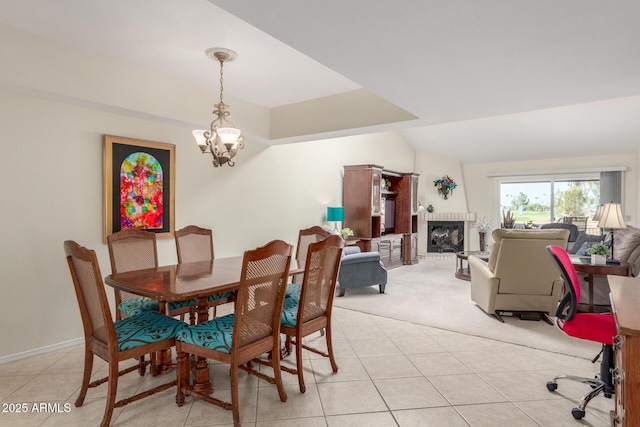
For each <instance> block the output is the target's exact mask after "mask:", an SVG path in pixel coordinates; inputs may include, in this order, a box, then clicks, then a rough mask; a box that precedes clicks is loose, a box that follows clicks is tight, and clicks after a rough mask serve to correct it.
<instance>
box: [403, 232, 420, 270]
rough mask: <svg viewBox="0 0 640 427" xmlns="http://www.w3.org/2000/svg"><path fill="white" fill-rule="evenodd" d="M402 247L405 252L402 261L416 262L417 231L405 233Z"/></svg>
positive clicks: (406, 262)
mask: <svg viewBox="0 0 640 427" xmlns="http://www.w3.org/2000/svg"><path fill="white" fill-rule="evenodd" d="M403 247H404V253H405V257H404V263H405V264H416V263H418V233H411V234H405V235H404V243H403Z"/></svg>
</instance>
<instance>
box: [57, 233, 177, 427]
mask: <svg viewBox="0 0 640 427" xmlns="http://www.w3.org/2000/svg"><path fill="white" fill-rule="evenodd" d="M64 251H65V254H66V258H67V263H68V265H69V270H70V272H71V278H72V280H73V286H74V289H75V293H76V297H77V299H78V305H79V307H80V315H81V317H82V325H83V328H84V342H85V357H84V373H83V376H82V386H81V388H80V394H79V395H78V398H77V399H76V401H75V406H76V407H80V406H82V404H83V403H84V399H85V396H86V394H87V390H88V389H89V388H90V387H96V386H98V385H100V384H103V383H104V382H107V384H108V391H107V402H106V406H105V410H104V416H103V418H102V423H101V424H100V425H101V426H102V427H106V426H108V425H109V422H110V421H111V415H112V413H113V408H119V407H121V406H124V405H127V404H129V403H131V402H135V401H136V400H139V399H142V398H144V397H147V396H150V395H152V394H155V393H158V392H160V391H162V390H166V389H168V388H170V387H172V386H174V385H176V384H177V381H176V380H175V379H174V380H173V381H169V382H167V383H164V384H161V385H158V386H155V387H153V388H152V389H150V390H147V391H144V392H141V393H138V394H136V395H135V396H133V397H130V398H126V399H122V400H119V401H118V402H116V401H115V398H116V392H117V388H118V377H119V376H120V375H124V374H126V373H128V372H132V371H134V370H136V369H137V365H136V366H132V367H130V368H127V369H124V370H122V371H119V370H118V369H119V366H118V365H119V362H121V361H123V360H127V359H133V358H141V357H144V355H145V354H147V353H149V354H152V355H153V354H155V353H156V352H158V351H161V350H167V349H171V347H173V346H174V345H175V335H176V333H177V332H178V331H179V330H180V329H181V328H182V327H183V326H185V323H183V322H181V321H179V320H177V319H174V318H172V317H169V316H166V315H164V314H162V313H160V312H158V311H144V312H142V313H141V314H137V315H133V316H131V317H127V318H126V319H121V320H118V321H116V322H114V321H113V318H112V317H111V310H110V308H109V302H108V301H107V294H106V291H105V288H104V283H103V282H102V274H101V273H100V266H99V264H98V259H97V257H96V253H95V251H93V250H90V249H87V248H85V247H83V246H80V245H79V244H78V243H76V242H74V241H71V240H68V241H65V242H64ZM94 355H96V356H98V357H99V358H101V359H103V360H105V361H106V362H107V363H108V376H107V377H106V378H102V379H99V380H96V381H93V382H92V383H89V381H90V378H91V371H92V368H93V356H94Z"/></svg>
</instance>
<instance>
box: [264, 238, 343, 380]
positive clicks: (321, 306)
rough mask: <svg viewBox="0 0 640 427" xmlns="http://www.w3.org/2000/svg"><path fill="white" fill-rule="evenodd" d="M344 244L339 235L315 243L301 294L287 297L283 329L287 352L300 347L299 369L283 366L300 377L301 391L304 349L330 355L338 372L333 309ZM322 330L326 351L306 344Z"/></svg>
mask: <svg viewBox="0 0 640 427" xmlns="http://www.w3.org/2000/svg"><path fill="white" fill-rule="evenodd" d="M343 247H344V240H342V238H341V237H340V236H337V235H332V236H329V237H327V238H326V239H324V240H321V241H319V242H316V243H311V244H310V245H309V248H308V252H307V258H306V261H305V270H304V278H303V280H302V287H301V291H300V296H299V298H298V299H297V300H296V299H293V298H287V299H285V302H284V308H283V312H282V317H281V325H280V332H281V333H283V334H285V335H286V341H285V352H286V354H291V344H294V345H295V346H296V369H291V368H287V367H284V366H281V369H282V370H284V371H286V372H289V373H291V374H294V375H297V376H298V385H299V386H300V392H301V393H304V392H305V390H306V387H305V384H304V376H303V368H302V349H303V348H304V349H306V350H308V351H311V352H314V353H316V354H320V355H322V356H324V357H328V358H329V361H330V362H331V368H332V370H333V372H338V365H337V364H336V361H335V358H334V355H333V343H332V340H331V310H332V307H333V298H334V294H335V291H336V283H337V278H338V271H339V269H340V260H341V258H342V249H343ZM319 331H320V332H322V331H325V332H324V337H325V341H326V346H327V351H326V352H324V351H321V350H318V349H316V348H314V347H311V346H308V345H306V344H303V341H302V339H303V338H304V337H306V336H308V335H311V334H312V333H314V332H319ZM266 364H268V362H267V363H266Z"/></svg>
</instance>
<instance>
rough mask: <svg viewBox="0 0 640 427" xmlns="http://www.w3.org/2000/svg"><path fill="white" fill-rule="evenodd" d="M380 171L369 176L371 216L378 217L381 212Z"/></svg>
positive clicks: (375, 171)
mask: <svg viewBox="0 0 640 427" xmlns="http://www.w3.org/2000/svg"><path fill="white" fill-rule="evenodd" d="M381 181H382V171H378V170H373V171H372V174H371V214H372V215H380V214H381V212H382V208H381V206H382V185H381Z"/></svg>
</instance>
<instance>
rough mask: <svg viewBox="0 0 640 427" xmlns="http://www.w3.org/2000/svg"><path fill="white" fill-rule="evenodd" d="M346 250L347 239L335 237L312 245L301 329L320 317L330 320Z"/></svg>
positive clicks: (303, 292) (304, 284) (300, 311)
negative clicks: (345, 241)
mask: <svg viewBox="0 0 640 427" xmlns="http://www.w3.org/2000/svg"><path fill="white" fill-rule="evenodd" d="M343 247H344V240H342V238H341V237H340V236H336V235H331V236H329V237H327V238H326V239H324V240H321V241H319V242H316V243H311V244H310V245H309V248H308V253H307V259H306V263H305V271H304V279H303V280H302V289H301V291H300V305H299V307H300V308H299V309H298V319H297V322H296V323H297V325H300V327H302V325H304V323H305V322H309V321H311V320H314V319H317V318H319V317H331V309H332V306H333V297H334V294H335V290H336V284H337V282H338V280H337V279H338V272H339V270H340V259H341V258H342V249H343Z"/></svg>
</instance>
